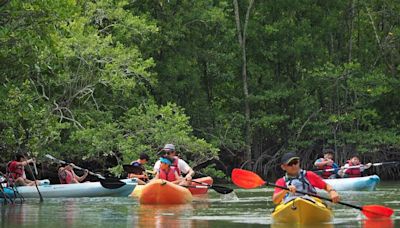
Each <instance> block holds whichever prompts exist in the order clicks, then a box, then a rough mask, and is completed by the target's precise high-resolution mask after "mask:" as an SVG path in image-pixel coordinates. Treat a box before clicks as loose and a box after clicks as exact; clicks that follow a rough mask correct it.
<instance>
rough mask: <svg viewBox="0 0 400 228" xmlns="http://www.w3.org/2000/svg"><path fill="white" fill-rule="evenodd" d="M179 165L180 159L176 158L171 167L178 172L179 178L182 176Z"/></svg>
mask: <svg viewBox="0 0 400 228" xmlns="http://www.w3.org/2000/svg"><path fill="white" fill-rule="evenodd" d="M178 163H179V157H178V156H175V157H174V161H173V162H172V165H171V167H174V168H175V170H176V172H178V176H180V175H181V170H180V169H179V166H178Z"/></svg>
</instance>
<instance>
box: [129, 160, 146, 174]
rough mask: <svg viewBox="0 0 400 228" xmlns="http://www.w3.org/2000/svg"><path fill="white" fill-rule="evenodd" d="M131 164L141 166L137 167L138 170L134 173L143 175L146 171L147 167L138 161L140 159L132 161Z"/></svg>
mask: <svg viewBox="0 0 400 228" xmlns="http://www.w3.org/2000/svg"><path fill="white" fill-rule="evenodd" d="M131 166H133V167H138V168H140V169H137V170H136V172H133V174H137V175H141V174H143V172H144V171H145V168H144V167H143V165H142V164H140V162H138V161H133V162H132V163H131Z"/></svg>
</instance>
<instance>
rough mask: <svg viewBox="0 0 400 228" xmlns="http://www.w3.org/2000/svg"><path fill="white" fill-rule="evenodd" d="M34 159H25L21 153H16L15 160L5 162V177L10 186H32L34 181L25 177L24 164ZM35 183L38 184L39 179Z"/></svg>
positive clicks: (32, 161)
mask: <svg viewBox="0 0 400 228" xmlns="http://www.w3.org/2000/svg"><path fill="white" fill-rule="evenodd" d="M34 162H35V159H33V158H31V159H28V160H27V159H26V158H25V156H24V155H23V154H19V153H18V154H16V155H15V160H13V161H11V162H9V163H8V164H7V173H8V175H7V177H8V180H9V185H10V186H34V185H35V181H31V180H29V179H27V178H26V174H25V168H24V167H25V166H27V165H29V164H30V163H34ZM36 184H37V185H40V182H39V181H36Z"/></svg>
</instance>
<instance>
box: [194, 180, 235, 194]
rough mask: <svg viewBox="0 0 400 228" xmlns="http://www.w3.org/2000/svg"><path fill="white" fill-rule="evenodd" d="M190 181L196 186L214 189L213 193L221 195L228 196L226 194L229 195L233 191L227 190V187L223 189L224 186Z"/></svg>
mask: <svg viewBox="0 0 400 228" xmlns="http://www.w3.org/2000/svg"><path fill="white" fill-rule="evenodd" d="M191 181H192V182H194V183H197V184H201V185H203V186H205V187H207V188H211V189H214V191H216V192H218V193H221V194H228V193H231V192H232V191H233V189H231V188H227V187H224V186H218V185H210V184H207V183H204V182H199V181H195V180H191ZM195 186H199V185H195Z"/></svg>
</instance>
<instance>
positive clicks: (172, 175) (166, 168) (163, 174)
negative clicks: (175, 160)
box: [154, 157, 187, 185]
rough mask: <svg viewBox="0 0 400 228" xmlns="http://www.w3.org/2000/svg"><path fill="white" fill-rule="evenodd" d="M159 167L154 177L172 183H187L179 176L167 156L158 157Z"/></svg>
mask: <svg viewBox="0 0 400 228" xmlns="http://www.w3.org/2000/svg"><path fill="white" fill-rule="evenodd" d="M159 161H160V169H159V171H157V173H156V176H155V177H154V179H162V180H167V181H169V182H172V183H174V184H180V185H187V183H185V182H186V181H185V180H184V179H183V178H182V177H181V176H179V174H178V171H177V168H176V167H174V166H173V165H172V161H171V160H170V159H169V158H168V157H161V158H160V160H159Z"/></svg>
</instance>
